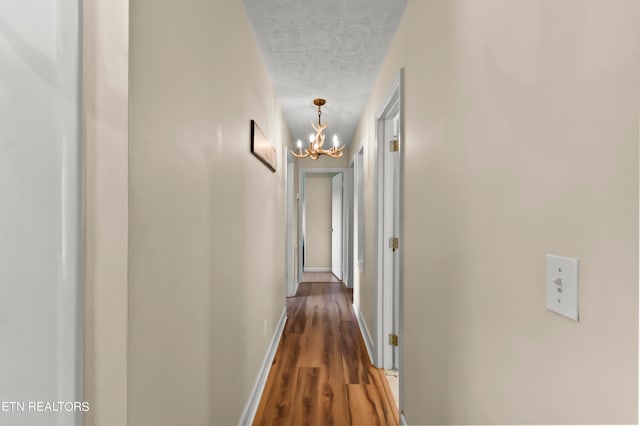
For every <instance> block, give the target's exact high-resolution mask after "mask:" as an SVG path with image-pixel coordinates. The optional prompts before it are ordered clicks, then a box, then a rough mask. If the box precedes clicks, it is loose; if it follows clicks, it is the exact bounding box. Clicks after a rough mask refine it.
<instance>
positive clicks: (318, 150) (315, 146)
mask: <svg viewBox="0 0 640 426" xmlns="http://www.w3.org/2000/svg"><path fill="white" fill-rule="evenodd" d="M325 103H327V101H325V100H324V99H314V100H313V104H314V105H315V106H317V107H318V124H317V125H316V124H315V123H313V122H311V126H313V128H314V130H315V131H316V134H315V136H314V135H313V133H312V134H310V135H309V148H306V149H305V150H304V154H303V153H302V141H300V139H298V152H297V153H296V152H295V151H293V150H289V151H291V155H293V156H294V157H297V158H305V157H311V158H312V159H314V160H317V159H318V157H320V156H321V155H328V156H329V157H333V158H339V157H342V150H343V149H344V145H343V146H340V147H339V146H338V145H339V144H338V136H337V135H333V146H332V147H331V148H329V149H324V133H323V132H324V129H326V128H327V123H324V124H322V123H321V122H320V117H321V116H322V110H321V109H320V108H321V107H322V105H324V104H325Z"/></svg>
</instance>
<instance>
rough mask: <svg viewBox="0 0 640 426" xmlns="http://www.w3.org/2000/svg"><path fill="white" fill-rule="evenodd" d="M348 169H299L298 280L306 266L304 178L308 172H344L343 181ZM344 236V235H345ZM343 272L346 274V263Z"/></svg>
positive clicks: (299, 280) (300, 279)
mask: <svg viewBox="0 0 640 426" xmlns="http://www.w3.org/2000/svg"><path fill="white" fill-rule="evenodd" d="M346 170H347V169H345V168H342V167H339V168H338V167H335V168H333V167H332V168H326V167H324V168H300V169H299V170H298V191H299V193H300V203H299V208H298V241H297V246H298V282H302V273H303V272H304V270H303V269H304V268H303V265H302V221H303V215H304V205H305V193H304V179H305V177H306V175H308V174H321V173H342V177H343V182H344V175H345V172H346ZM342 208H343V209H344V203H342ZM343 237H344V235H343ZM342 274H343V275H344V265H343V271H342Z"/></svg>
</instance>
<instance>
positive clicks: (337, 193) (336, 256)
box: [331, 173, 344, 279]
mask: <svg viewBox="0 0 640 426" xmlns="http://www.w3.org/2000/svg"><path fill="white" fill-rule="evenodd" d="M342 180H343V179H342V173H337V174H336V175H335V176H333V177H332V178H331V272H332V273H333V275H335V276H336V277H337V278H339V279H342V217H343V215H344V213H343V211H342Z"/></svg>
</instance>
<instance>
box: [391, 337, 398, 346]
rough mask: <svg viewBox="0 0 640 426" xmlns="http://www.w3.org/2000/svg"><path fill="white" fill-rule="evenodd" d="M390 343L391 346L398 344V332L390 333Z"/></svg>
mask: <svg viewBox="0 0 640 426" xmlns="http://www.w3.org/2000/svg"><path fill="white" fill-rule="evenodd" d="M389 344H390V345H391V346H398V335H397V334H390V335H389Z"/></svg>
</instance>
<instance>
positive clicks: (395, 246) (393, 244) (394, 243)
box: [389, 237, 400, 251]
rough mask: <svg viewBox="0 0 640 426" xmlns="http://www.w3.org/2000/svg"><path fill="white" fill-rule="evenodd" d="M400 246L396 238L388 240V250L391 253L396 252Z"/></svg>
mask: <svg viewBox="0 0 640 426" xmlns="http://www.w3.org/2000/svg"><path fill="white" fill-rule="evenodd" d="M399 246H400V239H399V238H398V237H391V238H389V248H390V249H391V250H393V251H396V250H398V247H399Z"/></svg>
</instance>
